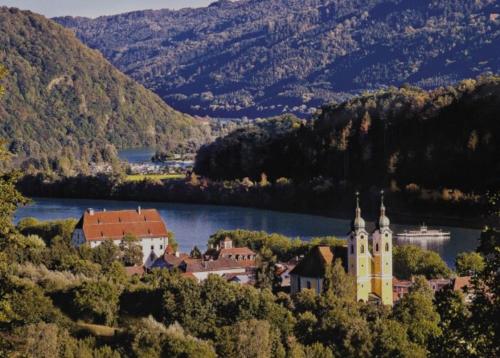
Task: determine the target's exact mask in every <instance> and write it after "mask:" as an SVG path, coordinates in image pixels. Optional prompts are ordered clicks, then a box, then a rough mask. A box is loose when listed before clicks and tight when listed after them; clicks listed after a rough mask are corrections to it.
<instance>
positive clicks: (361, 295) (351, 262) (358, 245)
mask: <svg viewBox="0 0 500 358" xmlns="http://www.w3.org/2000/svg"><path fill="white" fill-rule="evenodd" d="M348 241H349V242H348V252H349V254H348V260H347V261H348V272H349V274H350V275H352V276H354V277H356V300H358V301H360V300H362V301H365V302H368V296H369V294H370V292H371V291H372V289H371V268H372V264H371V254H370V250H369V247H368V232H367V231H366V228H365V221H364V220H363V218H362V217H361V208H360V207H359V193H356V215H355V217H354V220H353V221H352V225H351V233H350V235H349V240H348ZM391 289H392V286H391Z"/></svg>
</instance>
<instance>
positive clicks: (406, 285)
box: [393, 276, 472, 302]
mask: <svg viewBox="0 0 500 358" xmlns="http://www.w3.org/2000/svg"><path fill="white" fill-rule="evenodd" d="M427 282H428V283H429V287H430V288H431V289H432V290H433V291H434V293H436V292H438V291H441V290H443V289H447V288H451V289H453V291H457V292H462V293H463V294H464V295H465V302H470V301H471V299H472V292H471V290H472V283H471V276H458V277H454V278H435V279H430V280H427ZM413 284H414V280H413V278H412V280H398V279H397V278H394V280H393V292H394V302H397V301H399V300H400V299H401V298H403V297H404V296H405V295H407V294H408V293H410V290H411V287H412V286H413Z"/></svg>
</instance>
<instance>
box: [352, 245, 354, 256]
mask: <svg viewBox="0 0 500 358" xmlns="http://www.w3.org/2000/svg"><path fill="white" fill-rule="evenodd" d="M351 254H354V245H351Z"/></svg>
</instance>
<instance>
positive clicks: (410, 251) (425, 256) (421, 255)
mask: <svg viewBox="0 0 500 358" xmlns="http://www.w3.org/2000/svg"><path fill="white" fill-rule="evenodd" d="M393 262H394V274H395V275H396V276H397V277H398V278H399V279H406V280H409V279H410V278H411V276H414V275H423V276H425V277H426V278H428V279H431V278H439V277H449V276H450V274H451V271H450V269H449V268H448V266H447V265H446V262H444V261H443V259H442V258H441V256H439V254H437V253H436V252H434V251H428V250H424V249H422V248H420V247H418V246H413V245H404V246H395V247H394V250H393Z"/></svg>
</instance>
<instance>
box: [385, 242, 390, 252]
mask: <svg viewBox="0 0 500 358" xmlns="http://www.w3.org/2000/svg"><path fill="white" fill-rule="evenodd" d="M385 251H389V243H386V244H385Z"/></svg>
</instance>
